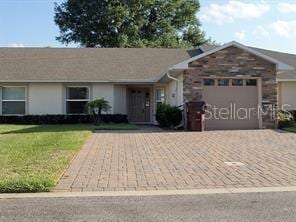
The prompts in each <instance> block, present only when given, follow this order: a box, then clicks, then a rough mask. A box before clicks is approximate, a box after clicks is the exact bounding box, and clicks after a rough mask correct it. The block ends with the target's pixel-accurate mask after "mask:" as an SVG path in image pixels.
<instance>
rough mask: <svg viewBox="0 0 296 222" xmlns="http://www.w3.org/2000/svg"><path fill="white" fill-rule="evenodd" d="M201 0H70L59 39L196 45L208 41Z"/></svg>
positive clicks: (59, 7)
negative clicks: (201, 27) (199, 13)
mask: <svg viewBox="0 0 296 222" xmlns="http://www.w3.org/2000/svg"><path fill="white" fill-rule="evenodd" d="M199 9H200V4H199V0H145V1H142V0H125V1H122V0H108V1H106V0H104V1H103V0H67V1H65V2H63V3H61V4H56V5H55V17H54V20H55V23H56V24H57V25H58V26H59V28H60V36H58V37H57V40H59V41H60V42H62V43H64V44H69V43H71V42H74V43H78V44H80V45H81V46H86V47H166V48H178V47H186V48H187V47H196V46H199V45H201V44H203V43H205V42H206V39H205V33H204V32H203V31H201V30H200V26H201V24H200V22H199V20H198V19H197V18H196V13H197V12H198V11H199Z"/></svg>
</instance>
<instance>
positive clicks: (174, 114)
mask: <svg viewBox="0 0 296 222" xmlns="http://www.w3.org/2000/svg"><path fill="white" fill-rule="evenodd" d="M156 121H157V122H158V124H159V125H160V126H161V127H174V126H177V125H179V124H180V123H181V121H182V111H181V110H180V109H179V108H178V107H175V106H173V107H171V106H170V105H168V104H164V103H163V104H160V105H158V106H157V111H156Z"/></svg>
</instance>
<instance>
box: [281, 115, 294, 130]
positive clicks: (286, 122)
mask: <svg viewBox="0 0 296 222" xmlns="http://www.w3.org/2000/svg"><path fill="white" fill-rule="evenodd" d="M277 117H278V127H279V128H280V129H282V128H285V127H291V126H293V125H294V117H293V115H292V114H291V113H290V112H287V111H285V112H284V111H280V112H278V114H277Z"/></svg>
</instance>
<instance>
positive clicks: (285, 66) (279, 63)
mask: <svg viewBox="0 0 296 222" xmlns="http://www.w3.org/2000/svg"><path fill="white" fill-rule="evenodd" d="M230 46H235V47H237V48H240V49H242V50H244V51H247V52H249V53H251V54H254V55H256V56H258V57H260V58H262V59H265V60H267V61H269V62H272V63H274V64H276V66H277V69H278V70H294V67H293V66H291V65H288V64H286V63H284V62H282V61H279V60H277V59H275V58H273V57H271V56H269V55H266V54H264V53H262V52H259V51H258V50H255V49H253V48H249V47H247V46H245V45H242V44H240V43H238V42H235V41H233V42H229V43H227V44H224V45H222V46H218V47H215V48H211V49H209V50H208V51H206V52H204V53H202V54H200V55H197V56H194V57H192V58H190V59H188V60H185V61H183V62H181V63H178V64H176V65H174V66H173V67H172V68H171V69H188V64H189V63H190V62H193V61H195V60H198V59H200V58H203V57H205V56H208V55H211V54H213V53H215V52H217V51H220V50H223V49H225V48H228V47H230ZM201 49H202V48H201Z"/></svg>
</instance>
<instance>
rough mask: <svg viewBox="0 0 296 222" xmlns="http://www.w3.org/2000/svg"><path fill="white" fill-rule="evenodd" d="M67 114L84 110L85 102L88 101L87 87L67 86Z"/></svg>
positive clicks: (79, 112)
mask: <svg viewBox="0 0 296 222" xmlns="http://www.w3.org/2000/svg"><path fill="white" fill-rule="evenodd" d="M66 94H67V95H66V112H67V114H82V113H85V112H86V107H85V106H86V104H87V102H88V101H89V88H88V87H67V93H66Z"/></svg>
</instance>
